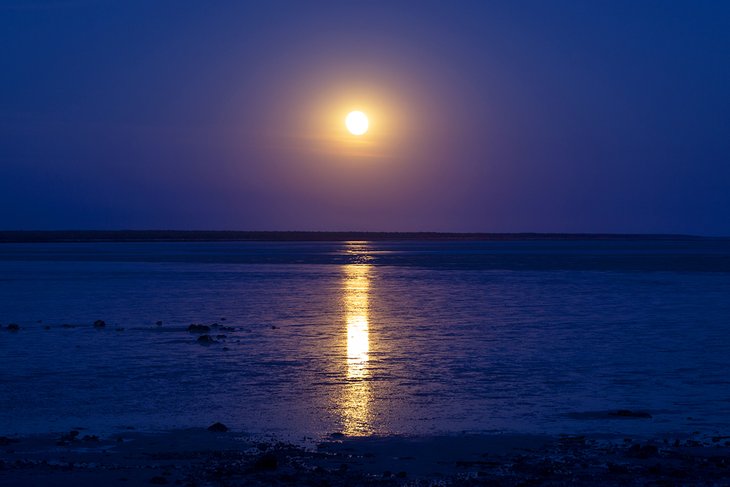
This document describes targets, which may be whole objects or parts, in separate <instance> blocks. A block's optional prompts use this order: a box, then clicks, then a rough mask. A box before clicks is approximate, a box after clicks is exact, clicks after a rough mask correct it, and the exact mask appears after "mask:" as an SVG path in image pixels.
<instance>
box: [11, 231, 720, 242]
mask: <svg viewBox="0 0 730 487" xmlns="http://www.w3.org/2000/svg"><path fill="white" fill-rule="evenodd" d="M728 238H730V237H728V236H706V235H692V234H682V233H612V232H600V233H591V232H437V231H415V232H409V231H403V232H401V231H397V232H392V231H361V230H351V231H331V230H169V229H168V230H130V229H120V230H0V243H64V242H68V243H71V242H206V241H207V242H243V241H353V240H366V241H367V240H372V241H397V240H441V241H449V240H451V241H459V240H461V241H480V240H482V241H510V240H514V241H519V240H553V241H556V240H568V241H570V240H573V241H575V240H718V239H720V240H721V239H728Z"/></svg>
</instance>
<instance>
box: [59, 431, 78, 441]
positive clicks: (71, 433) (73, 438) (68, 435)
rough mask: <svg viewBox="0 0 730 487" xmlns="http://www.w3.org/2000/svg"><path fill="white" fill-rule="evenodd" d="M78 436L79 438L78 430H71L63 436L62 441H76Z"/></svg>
mask: <svg viewBox="0 0 730 487" xmlns="http://www.w3.org/2000/svg"><path fill="white" fill-rule="evenodd" d="M77 436H79V432H78V431H77V430H71V431H69V432H68V433H65V434H63V435H61V438H60V441H76V439H77Z"/></svg>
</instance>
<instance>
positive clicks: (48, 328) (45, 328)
mask: <svg viewBox="0 0 730 487" xmlns="http://www.w3.org/2000/svg"><path fill="white" fill-rule="evenodd" d="M43 329H44V330H50V329H51V327H50V326H48V325H46V326H44V327H43Z"/></svg>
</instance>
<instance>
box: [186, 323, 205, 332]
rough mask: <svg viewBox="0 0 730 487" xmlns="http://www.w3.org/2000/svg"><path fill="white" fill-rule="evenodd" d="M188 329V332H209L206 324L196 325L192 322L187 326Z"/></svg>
mask: <svg viewBox="0 0 730 487" xmlns="http://www.w3.org/2000/svg"><path fill="white" fill-rule="evenodd" d="M188 331H189V332H190V333H208V332H210V327H209V326H207V325H196V324H194V323H193V324H192V325H190V326H188Z"/></svg>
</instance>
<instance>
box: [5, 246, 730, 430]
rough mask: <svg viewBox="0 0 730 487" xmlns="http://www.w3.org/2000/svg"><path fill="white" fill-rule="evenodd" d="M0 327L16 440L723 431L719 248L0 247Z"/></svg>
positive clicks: (726, 291) (726, 408)
mask: <svg viewBox="0 0 730 487" xmlns="http://www.w3.org/2000/svg"><path fill="white" fill-rule="evenodd" d="M96 320H103V321H104V322H105V326H103V327H94V325H93V324H94V322H95V321H96ZM158 322H161V324H158ZM0 323H1V324H2V325H1V328H2V330H0V359H1V360H2V367H0V434H6V435H8V434H32V433H47V432H53V431H65V430H68V429H70V428H79V427H83V428H87V429H88V430H89V431H94V432H99V433H108V432H112V431H117V430H125V429H132V428H134V429H136V430H141V431H147V430H163V429H175V428H187V427H201V426H203V427H204V426H207V425H209V424H210V423H212V422H214V421H220V422H223V423H225V424H226V425H228V426H229V427H231V428H233V429H236V430H240V431H245V432H249V433H251V434H255V435H262V436H266V435H273V436H276V437H281V438H287V439H294V440H296V439H305V438H313V439H317V438H323V437H325V436H327V435H330V434H332V433H343V434H345V435H353V436H362V435H435V434H451V433H461V432H475V433H485V432H526V433H548V434H559V433H571V434H575V433H607V434H629V433H630V434H633V435H656V434H661V433H665V432H692V431H700V432H706V433H715V432H725V433H726V432H727V431H728V430H730V241H728V240H723V239H666V240H663V239H641V238H636V239H632V238H623V239H612V240H596V239H590V238H586V239H569V240H556V239H553V240H540V239H529V240H519V239H517V240H505V241H491V240H485V241H448V240H447V241H435V240H424V241H418V240H408V241H372V242H368V241H349V242H348V241H342V242H327V241H320V242H305V241H299V242H296V241H294V242H263V241H253V242H151V243H150V242H127V243H114V242H86V243H84V242H80V243H73V242H68V243H3V244H0ZM11 323H14V324H17V325H18V326H19V330H18V331H10V330H9V329H8V325H9V324H11ZM191 324H199V325H205V326H207V327H208V328H207V329H206V328H199V329H198V330H197V331H194V332H191V331H188V328H189V326H190V325H191ZM203 335H206V336H207V338H200V337H201V336H203ZM624 410H626V411H630V412H631V414H629V413H625V412H622V413H620V414H619V413H617V412H618V411H624ZM635 413H636V414H635ZM649 416H650V417H649Z"/></svg>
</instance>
